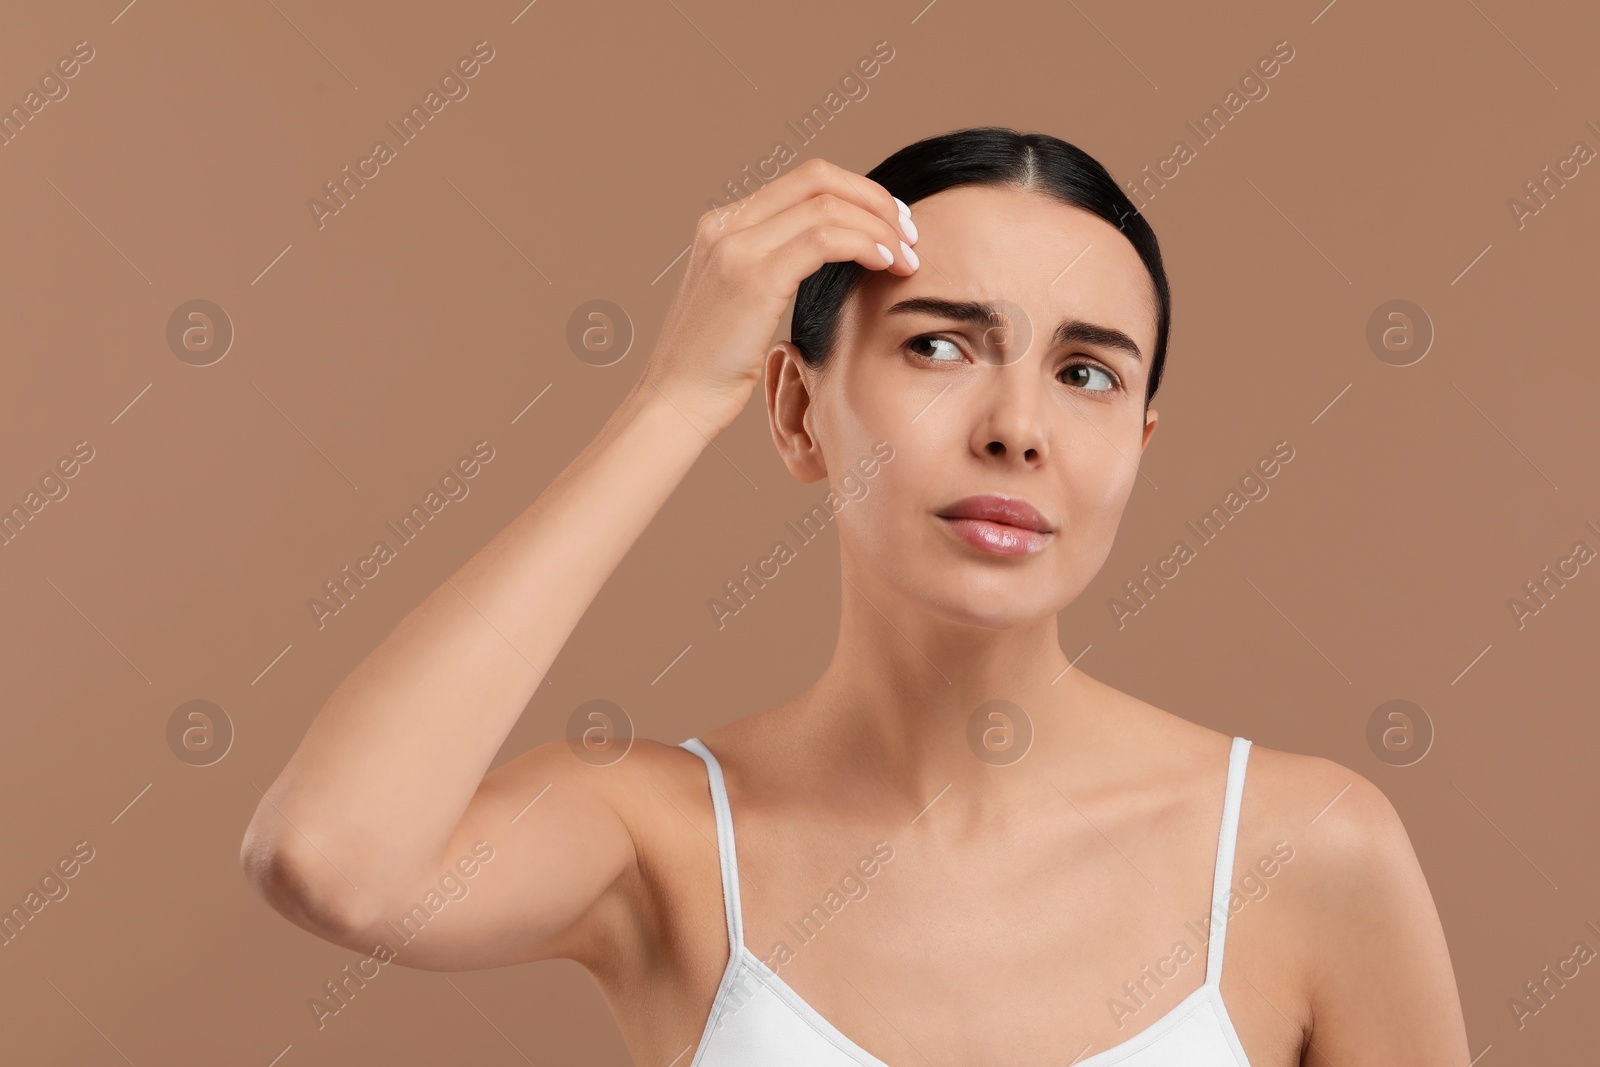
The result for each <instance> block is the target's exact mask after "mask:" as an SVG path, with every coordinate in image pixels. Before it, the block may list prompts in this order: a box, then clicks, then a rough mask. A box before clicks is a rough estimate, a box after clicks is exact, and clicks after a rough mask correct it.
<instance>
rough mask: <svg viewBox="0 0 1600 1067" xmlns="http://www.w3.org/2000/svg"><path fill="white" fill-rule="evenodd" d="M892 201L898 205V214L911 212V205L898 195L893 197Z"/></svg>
mask: <svg viewBox="0 0 1600 1067" xmlns="http://www.w3.org/2000/svg"><path fill="white" fill-rule="evenodd" d="M894 202H895V203H897V204H899V205H900V214H902V215H909V214H911V205H910V204H908V203H906V202H905V201H904V200H901V199H900V198H899V197H898V196H897V197H895V198H894Z"/></svg>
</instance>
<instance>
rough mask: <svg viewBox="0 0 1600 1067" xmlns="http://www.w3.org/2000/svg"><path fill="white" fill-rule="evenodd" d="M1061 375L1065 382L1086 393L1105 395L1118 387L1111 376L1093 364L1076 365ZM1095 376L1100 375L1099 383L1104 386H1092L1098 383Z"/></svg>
mask: <svg viewBox="0 0 1600 1067" xmlns="http://www.w3.org/2000/svg"><path fill="white" fill-rule="evenodd" d="M1061 373H1062V376H1063V377H1062V380H1063V381H1065V382H1066V383H1067V384H1068V385H1075V386H1077V387H1078V388H1080V389H1082V390H1083V391H1084V392H1086V393H1105V392H1109V391H1111V390H1112V389H1115V388H1116V387H1117V383H1116V381H1115V380H1114V379H1113V378H1112V377H1111V375H1110V374H1108V373H1107V372H1106V371H1105V369H1104V368H1102V367H1098V366H1096V365H1095V364H1093V363H1074V364H1072V365H1071V366H1070V367H1067V368H1066V369H1065V370H1063V371H1062V372H1061ZM1095 375H1099V376H1100V377H1099V381H1100V382H1103V383H1104V384H1094V385H1091V384H1090V383H1091V382H1095V381H1096V379H1095V377H1094V376H1095Z"/></svg>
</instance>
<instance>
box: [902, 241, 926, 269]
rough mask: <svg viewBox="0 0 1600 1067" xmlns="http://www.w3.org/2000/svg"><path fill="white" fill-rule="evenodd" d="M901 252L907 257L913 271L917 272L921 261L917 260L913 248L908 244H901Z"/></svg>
mask: <svg viewBox="0 0 1600 1067" xmlns="http://www.w3.org/2000/svg"><path fill="white" fill-rule="evenodd" d="M900 252H901V254H902V255H904V256H905V257H906V262H907V263H909V264H911V269H912V270H916V269H917V268H918V267H919V266H921V263H920V261H919V260H918V259H917V254H916V253H915V252H913V251H911V246H910V245H908V244H906V243H905V242H904V241H901V242H900Z"/></svg>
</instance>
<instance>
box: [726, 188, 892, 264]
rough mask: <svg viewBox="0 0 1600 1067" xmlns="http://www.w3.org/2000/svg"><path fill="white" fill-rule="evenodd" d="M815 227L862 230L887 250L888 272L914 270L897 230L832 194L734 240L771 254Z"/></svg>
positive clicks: (798, 206)
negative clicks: (892, 258) (891, 261)
mask: <svg viewBox="0 0 1600 1067" xmlns="http://www.w3.org/2000/svg"><path fill="white" fill-rule="evenodd" d="M818 226H841V227H845V228H847V229H857V230H861V231H862V232H863V233H865V234H867V235H868V236H869V237H871V239H872V240H873V241H874V242H876V243H877V244H881V245H883V246H884V247H885V248H887V249H889V253H890V255H891V256H893V257H894V262H893V263H891V264H890V265H889V266H888V270H889V271H890V272H891V273H894V274H899V275H910V274H912V273H914V272H915V271H916V269H917V266H918V260H917V254H916V252H914V251H912V249H911V247H910V246H909V245H907V244H906V241H905V236H904V234H902V233H901V231H900V230H899V228H898V227H893V226H890V225H889V224H888V223H886V222H884V221H883V219H882V218H880V217H879V216H878V215H877V214H875V213H873V212H871V211H868V210H867V209H866V208H863V207H860V206H859V205H857V204H854V203H852V202H850V201H848V200H843V199H841V198H839V197H837V196H835V195H833V194H832V193H818V194H817V195H816V196H813V197H811V198H810V199H809V200H804V201H802V202H801V203H799V204H796V205H795V206H794V207H791V208H789V209H788V210H786V211H780V212H778V213H777V214H776V215H773V216H772V217H771V218H769V219H766V220H765V221H763V222H760V223H758V224H756V225H754V226H751V227H750V228H749V229H747V230H745V231H744V232H743V233H741V234H739V235H738V238H737V239H738V240H739V241H740V242H741V243H742V244H745V245H746V246H747V247H748V248H750V249H751V250H753V251H756V252H759V253H761V254H770V253H771V252H772V251H773V250H774V249H777V248H779V247H781V246H782V245H786V244H788V243H789V242H790V241H792V240H794V239H795V238H796V237H799V236H800V235H801V234H803V233H804V232H805V231H806V230H809V229H813V228H815V227H818ZM868 258H871V259H874V262H873V263H871V264H863V265H864V266H873V267H877V268H882V267H883V266H884V263H883V260H882V259H881V258H878V257H868ZM818 265H819V266H820V265H821V264H820V263H819V264H818Z"/></svg>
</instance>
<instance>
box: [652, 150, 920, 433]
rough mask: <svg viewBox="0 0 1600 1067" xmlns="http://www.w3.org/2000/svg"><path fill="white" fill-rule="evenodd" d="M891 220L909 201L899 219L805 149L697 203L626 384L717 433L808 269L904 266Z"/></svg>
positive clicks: (897, 223)
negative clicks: (637, 366) (648, 342)
mask: <svg viewBox="0 0 1600 1067" xmlns="http://www.w3.org/2000/svg"><path fill="white" fill-rule="evenodd" d="M903 217H905V218H909V209H908V214H907V215H906V216H902V215H901V213H900V202H899V201H897V200H895V198H894V197H893V196H891V195H890V193H889V191H888V190H887V189H885V188H884V187H883V186H881V185H879V184H878V183H877V182H875V181H873V180H872V179H870V178H868V177H866V176H865V175H861V174H857V173H855V172H853V171H848V170H845V169H844V168H842V167H838V166H835V165H834V164H832V163H829V162H827V161H826V160H822V159H817V158H813V159H809V160H807V161H806V162H805V163H802V164H801V165H800V166H798V167H796V168H795V169H794V170H792V171H790V172H789V173H788V174H785V175H783V176H781V177H779V178H777V179H776V180H774V181H772V182H771V183H769V184H767V185H765V186H763V187H762V188H761V189H759V190H757V191H756V192H755V193H754V194H752V195H751V196H750V197H748V198H747V199H745V200H743V201H740V202H739V203H738V204H737V205H730V206H729V207H727V208H714V209H712V210H710V211H708V212H706V213H705V214H704V215H702V216H700V221H699V223H698V224H697V226H696V227H695V238H694V245H693V248H692V249H691V251H690V253H689V266H688V272H687V274H686V275H685V277H684V279H683V282H682V283H681V284H680V285H679V287H678V291H677V294H676V295H675V296H674V297H673V300H672V304H671V306H670V307H669V308H668V309H667V315H666V319H665V321H664V322H663V324H662V329H661V335H660V337H659V338H658V339H657V341H656V345H655V348H654V349H653V350H652V351H651V353H650V358H649V360H648V362H647V363H646V365H645V369H644V373H643V375H642V376H641V377H640V380H639V385H638V386H636V388H637V389H646V390H649V389H656V390H659V391H661V393H663V394H664V395H665V396H666V397H667V398H668V400H670V401H671V403H672V405H673V406H674V407H675V408H677V409H678V410H679V411H680V412H681V413H682V414H683V415H684V416H685V417H686V418H688V419H689V420H690V421H691V422H693V423H694V424H695V426H696V427H697V428H698V429H699V430H700V431H701V432H702V433H705V434H706V435H707V436H708V437H709V436H714V435H715V434H717V433H720V432H721V431H722V430H724V429H726V428H727V426H728V425H729V424H730V423H732V422H733V420H734V419H735V418H737V417H738V415H739V412H740V411H742V410H743V409H744V406H745V404H746V402H748V400H749V398H750V394H751V392H752V391H753V390H754V389H755V385H756V383H757V382H758V381H760V380H761V373H762V366H763V364H764V362H765V358H766V354H767V350H768V349H769V348H770V347H771V344H772V336H773V334H774V332H775V331H776V330H777V327H778V323H779V322H780V321H781V319H782V318H783V313H784V311H785V309H786V308H787V307H788V305H789V301H790V300H792V299H793V298H794V295H795V291H796V290H797V289H798V288H799V287H800V283H801V282H802V281H803V280H805V278H806V277H807V276H808V275H810V274H812V273H814V272H815V271H817V270H818V269H819V268H820V267H821V266H822V265H823V264H824V263H836V262H847V261H851V260H853V261H855V262H857V263H859V264H861V265H862V266H863V267H867V268H870V269H872V270H885V269H886V270H888V271H889V272H890V273H893V274H899V275H902V276H905V275H909V274H912V273H913V272H914V271H915V270H916V267H915V264H916V254H915V253H914V252H911V251H910V250H909V249H908V248H907V245H908V244H914V243H915V240H916V237H915V235H916V227H915V226H914V225H912V224H911V223H909V222H906V223H902V221H901V220H902V218H903ZM908 235H909V236H908ZM880 245H882V246H883V247H884V248H887V249H889V250H890V255H892V256H893V263H892V264H889V263H887V262H886V261H885V257H884V254H883V252H882V250H880V248H879V246H880Z"/></svg>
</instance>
